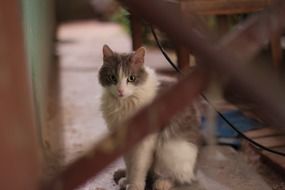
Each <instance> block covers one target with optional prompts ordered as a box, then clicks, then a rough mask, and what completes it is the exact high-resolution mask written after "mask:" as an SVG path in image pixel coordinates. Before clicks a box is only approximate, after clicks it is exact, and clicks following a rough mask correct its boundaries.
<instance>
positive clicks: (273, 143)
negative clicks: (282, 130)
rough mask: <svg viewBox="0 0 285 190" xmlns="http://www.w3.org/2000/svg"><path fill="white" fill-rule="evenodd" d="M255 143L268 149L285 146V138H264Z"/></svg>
mask: <svg viewBox="0 0 285 190" xmlns="http://www.w3.org/2000/svg"><path fill="white" fill-rule="evenodd" d="M255 141H256V142H257V143H259V144H262V145H263V146H266V147H268V148H274V147H282V146H285V136H274V137H264V138H258V139H255Z"/></svg>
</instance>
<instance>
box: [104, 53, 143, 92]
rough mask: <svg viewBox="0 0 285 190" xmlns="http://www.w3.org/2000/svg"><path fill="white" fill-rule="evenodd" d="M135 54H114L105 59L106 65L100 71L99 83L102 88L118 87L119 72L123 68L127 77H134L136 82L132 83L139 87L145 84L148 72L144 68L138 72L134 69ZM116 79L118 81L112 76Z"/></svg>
mask: <svg viewBox="0 0 285 190" xmlns="http://www.w3.org/2000/svg"><path fill="white" fill-rule="evenodd" d="M133 55H134V54H133V53H129V54H119V53H114V54H113V55H112V56H108V57H105V58H104V64H103V65H102V67H101V68H100V70H99V82H100V84H101V85H102V86H111V85H116V84H117V82H118V78H119V71H120V68H122V71H123V73H124V74H125V75H126V76H130V75H133V76H135V80H134V81H133V82H131V83H133V84H134V85H136V86H138V85H141V84H143V83H144V82H145V81H146V79H147V72H146V71H145V68H144V67H143V66H142V67H141V68H139V69H138V70H136V69H134V68H133V67H132V64H134V63H132V56H133ZM112 75H113V76H115V77H116V81H114V80H112V79H111V76H112Z"/></svg>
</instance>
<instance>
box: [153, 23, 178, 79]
mask: <svg viewBox="0 0 285 190" xmlns="http://www.w3.org/2000/svg"><path fill="white" fill-rule="evenodd" d="M150 30H151V33H152V35H153V37H154V39H155V42H156V44H157V46H158V47H159V49H160V51H161V53H162V54H163V55H164V57H165V59H166V60H167V61H168V63H170V65H171V66H172V67H173V68H174V69H175V71H176V72H178V73H179V74H181V71H180V69H179V68H178V67H176V65H175V64H174V63H173V61H172V60H171V59H170V57H169V56H168V54H167V53H166V52H165V50H164V49H163V47H162V45H161V44H160V42H159V40H158V37H157V35H156V33H155V31H154V28H153V27H152V25H150Z"/></svg>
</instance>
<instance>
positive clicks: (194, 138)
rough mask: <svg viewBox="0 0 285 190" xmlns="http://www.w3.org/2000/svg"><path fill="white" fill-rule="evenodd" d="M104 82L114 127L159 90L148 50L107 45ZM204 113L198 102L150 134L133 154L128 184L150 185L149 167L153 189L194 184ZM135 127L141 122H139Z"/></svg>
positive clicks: (131, 189) (136, 189) (131, 187)
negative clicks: (124, 49)
mask: <svg viewBox="0 0 285 190" xmlns="http://www.w3.org/2000/svg"><path fill="white" fill-rule="evenodd" d="M103 57H104V58H103V62H104V63H103V65H102V67H101V69H100V71H99V82H100V84H101V85H102V86H103V95H102V105H101V109H102V113H103V117H104V119H105V121H106V123H107V125H108V128H109V129H110V130H112V129H114V127H115V126H116V125H117V124H118V123H121V122H123V121H124V120H126V119H128V118H129V117H130V116H132V115H133V114H134V113H136V112H137V111H138V110H139V109H140V108H142V107H143V106H145V105H147V104H148V103H150V102H151V101H152V100H153V99H154V98H155V96H156V95H157V93H158V85H159V82H158V79H157V77H156V74H155V72H154V71H153V70H152V69H151V68H149V67H146V66H145V65H144V57H145V49H144V48H143V47H142V48H139V49H138V50H137V51H135V52H132V53H127V54H119V53H116V52H113V51H112V50H111V49H110V47H108V46H107V45H104V47H103ZM198 126H199V114H198V112H197V111H196V108H195V106H191V107H189V108H187V110H185V111H184V112H182V113H179V114H178V115H176V116H175V117H174V118H173V119H172V121H171V123H170V124H169V125H168V126H167V127H166V128H165V129H164V130H162V131H160V132H158V133H155V134H151V135H149V136H147V137H146V138H145V139H144V140H143V141H142V142H140V143H139V144H138V145H136V147H135V148H133V149H132V150H131V151H130V152H129V153H128V154H127V155H125V162H126V167H127V170H126V171H127V179H126V188H127V189H128V190H144V188H145V181H146V177H147V174H148V172H151V173H153V174H154V176H155V178H156V180H155V182H154V185H153V189H158V190H160V189H161V190H167V189H170V188H171V187H172V186H173V185H174V184H185V183H191V181H192V180H193V179H194V178H195V176H194V168H195V163H196V158H197V155H198V146H197V143H198V141H199V135H198ZM134 127H135V126H134Z"/></svg>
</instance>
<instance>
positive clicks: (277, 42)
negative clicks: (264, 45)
mask: <svg viewBox="0 0 285 190" xmlns="http://www.w3.org/2000/svg"><path fill="white" fill-rule="evenodd" d="M271 52H272V60H273V64H274V67H275V68H276V69H279V68H280V66H281V61H282V48H281V35H280V33H275V34H273V35H272V36H271Z"/></svg>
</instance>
